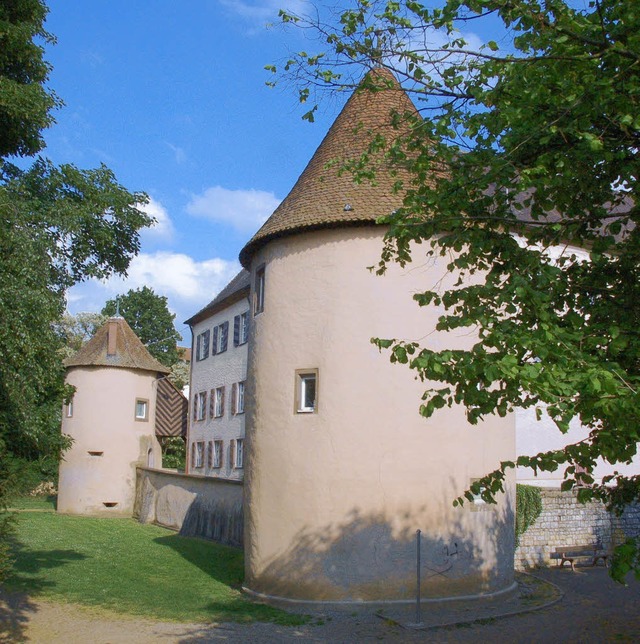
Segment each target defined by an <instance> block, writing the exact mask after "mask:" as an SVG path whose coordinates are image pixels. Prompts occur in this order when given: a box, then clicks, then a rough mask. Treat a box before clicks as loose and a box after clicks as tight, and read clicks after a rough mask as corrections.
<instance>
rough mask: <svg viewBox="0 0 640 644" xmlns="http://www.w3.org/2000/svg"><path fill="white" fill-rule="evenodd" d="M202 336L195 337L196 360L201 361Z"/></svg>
mask: <svg viewBox="0 0 640 644" xmlns="http://www.w3.org/2000/svg"><path fill="white" fill-rule="evenodd" d="M201 350H202V336H201V335H198V336H196V360H202V357H201V356H202V351H201Z"/></svg>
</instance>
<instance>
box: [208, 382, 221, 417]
mask: <svg viewBox="0 0 640 644" xmlns="http://www.w3.org/2000/svg"><path fill="white" fill-rule="evenodd" d="M209 416H211V418H221V417H222V416H224V387H218V388H217V389H212V390H211V409H209Z"/></svg>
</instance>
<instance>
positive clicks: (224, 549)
mask: <svg viewBox="0 0 640 644" xmlns="http://www.w3.org/2000/svg"><path fill="white" fill-rule="evenodd" d="M154 541H155V542H156V543H158V544H160V545H163V546H166V547H168V548H171V549H172V550H174V551H175V552H177V553H178V554H179V555H180V556H181V557H182V558H183V559H185V560H186V561H188V562H189V563H191V564H193V565H195V566H197V567H198V568H200V570H202V571H203V572H204V573H205V574H206V575H208V576H209V577H211V578H212V579H214V580H215V581H217V582H218V583H219V584H222V585H223V586H226V587H227V588H226V589H224V591H222V592H220V593H219V596H218V597H215V595H216V593H215V592H213V591H212V599H213V600H214V601H211V602H210V603H208V604H207V605H206V606H205V607H204V610H205V611H206V613H207V614H208V615H209V618H210V619H211V620H214V621H232V622H240V623H248V622H254V621H261V622H274V623H276V624H284V625H288V626H295V625H300V624H304V623H306V622H307V621H308V619H309V618H308V617H307V616H304V615H296V614H292V613H287V612H285V611H283V610H279V609H277V608H273V607H271V606H267V605H265V604H260V603H257V602H254V601H251V600H250V599H248V598H247V597H245V596H244V595H241V594H240V592H241V586H242V582H243V578H244V554H243V552H242V550H240V549H239V548H234V547H232V546H224V545H221V544H217V543H214V542H211V541H205V540H203V539H196V538H193V537H182V536H180V535H170V536H166V537H158V538H157V539H155V540H154ZM216 600H217V601H216Z"/></svg>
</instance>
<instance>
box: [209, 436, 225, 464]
mask: <svg viewBox="0 0 640 644" xmlns="http://www.w3.org/2000/svg"><path fill="white" fill-rule="evenodd" d="M222 450H223V443H222V441H221V440H215V441H213V464H212V466H211V467H213V468H216V469H219V468H221V467H222Z"/></svg>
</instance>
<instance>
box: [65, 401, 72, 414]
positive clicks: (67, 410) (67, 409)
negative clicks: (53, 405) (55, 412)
mask: <svg viewBox="0 0 640 644" xmlns="http://www.w3.org/2000/svg"><path fill="white" fill-rule="evenodd" d="M64 415H65V416H66V417H67V418H73V398H72V399H71V400H70V401H69V402H68V403H67V404H66V405H65V406H64Z"/></svg>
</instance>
